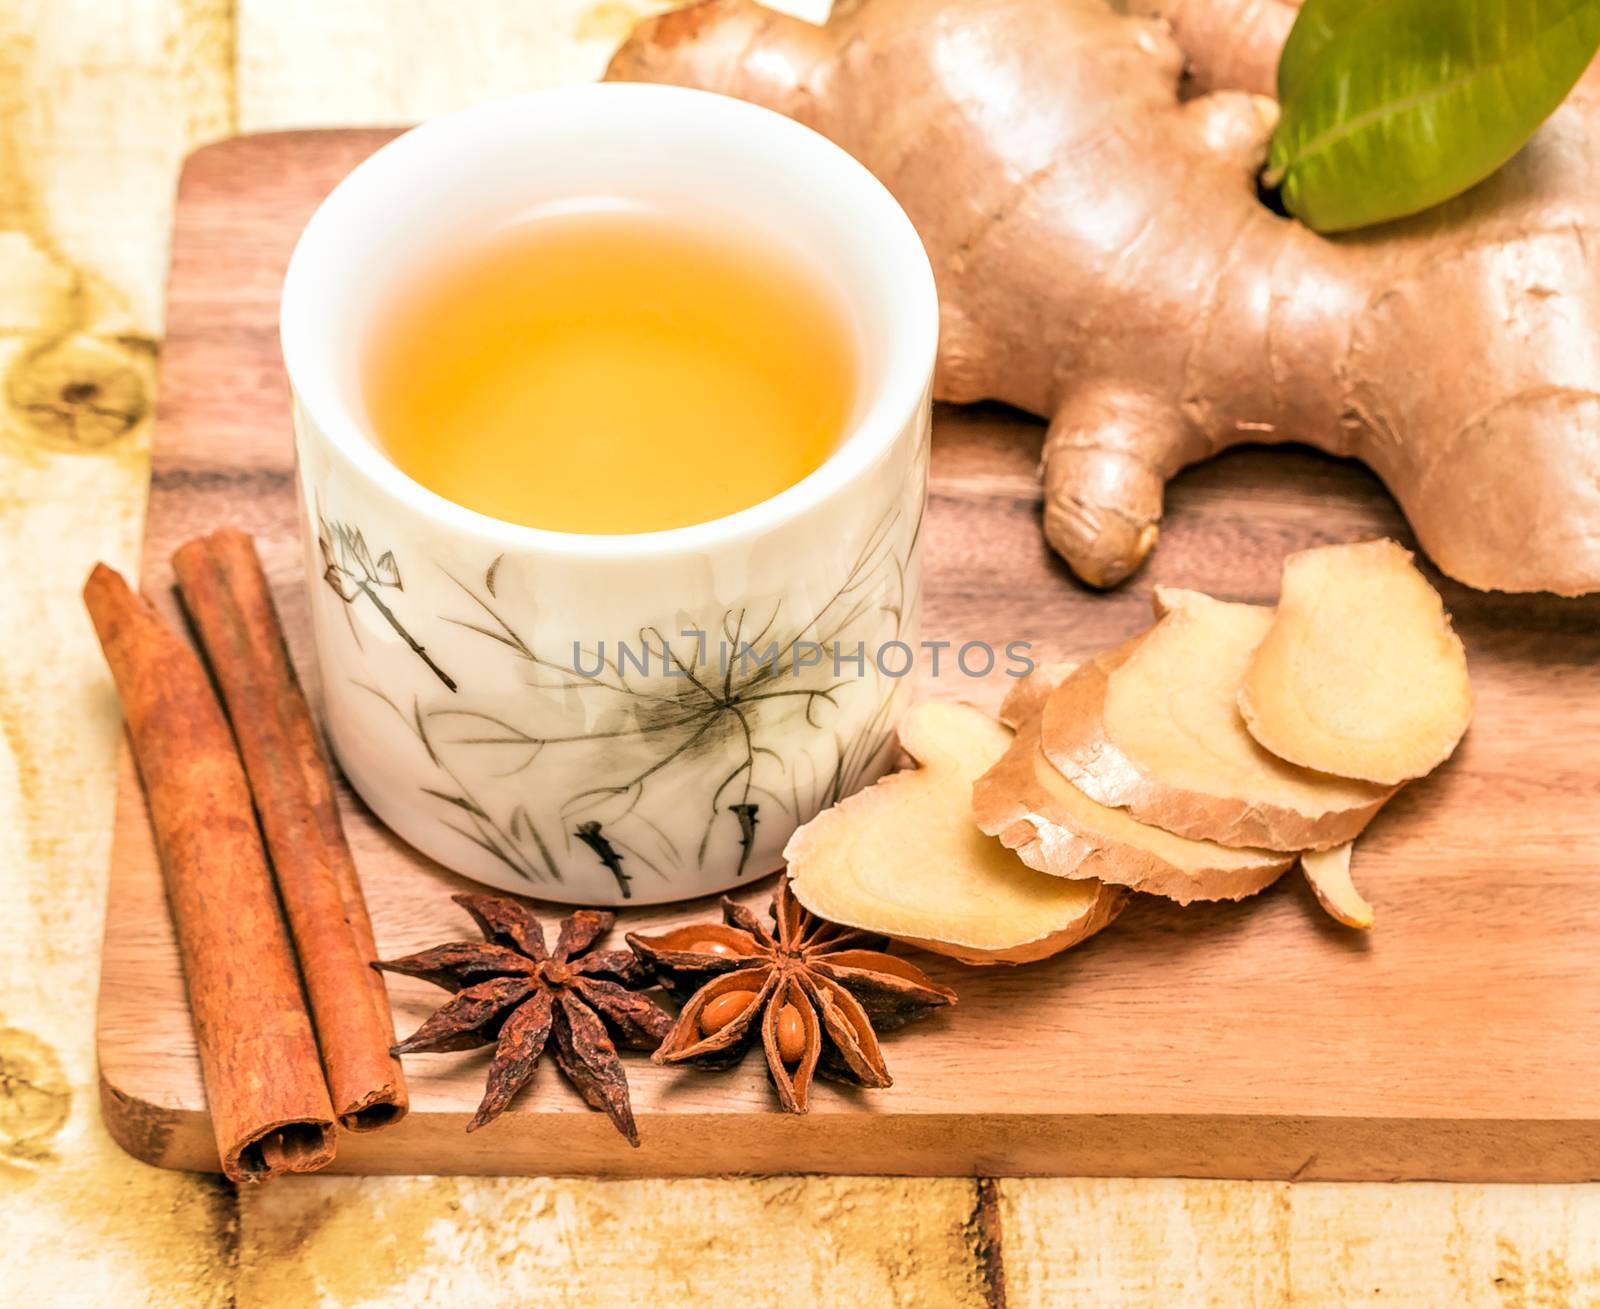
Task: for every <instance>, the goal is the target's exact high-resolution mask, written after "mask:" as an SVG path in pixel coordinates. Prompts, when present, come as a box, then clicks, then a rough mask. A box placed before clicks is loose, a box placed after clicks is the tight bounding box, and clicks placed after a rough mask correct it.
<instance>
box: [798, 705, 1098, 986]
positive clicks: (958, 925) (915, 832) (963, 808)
mask: <svg viewBox="0 0 1600 1309" xmlns="http://www.w3.org/2000/svg"><path fill="white" fill-rule="evenodd" d="M900 743H901V745H903V746H904V747H905V749H906V751H907V752H908V753H909V754H911V755H912V756H913V757H914V758H915V759H917V760H918V761H919V762H920V763H921V765H922V766H921V767H920V768H917V769H914V770H907V771H905V772H899V773H894V774H891V775H890V776H888V777H886V778H884V779H883V780H882V781H880V782H878V783H877V784H876V785H873V786H870V787H868V788H867V789H866V790H864V791H859V792H857V793H856V794H855V795H853V796H851V797H849V798H848V799H846V800H842V801H840V802H839V803H838V804H836V805H834V806H833V807H832V808H831V809H825V810H824V811H823V812H822V813H820V814H818V815H817V816H816V817H815V818H813V819H812V820H811V821H810V822H809V823H807V824H805V826H803V827H801V828H800V829H799V830H798V831H797V832H796V833H795V834H794V835H793V836H792V837H791V838H790V839H789V844H788V846H787V847H786V848H785V850H784V852H783V853H784V858H785V859H786V860H788V863H789V879H790V884H791V886H792V887H793V890H794V894H795V896H796V898H797V899H798V900H799V901H800V903H801V904H803V905H805V907H806V908H807V909H809V910H811V912H812V913H814V914H817V915H818V916H820V917H822V918H826V919H829V920H830V921H832V922H836V923H843V924H844V925H846V926H848V927H859V928H862V929H864V930H867V931H872V932H879V933H882V934H884V935H886V936H892V937H895V938H897V939H899V940H902V941H906V942H908V943H910V944H912V945H917V946H921V947H922V948H923V949H925V950H932V951H934V952H935V953H938V954H945V955H950V956H952V957H954V958H956V959H960V960H962V961H963V962H965V963H973V964H992V963H1012V964H1015V963H1031V962H1033V961H1034V960H1037V959H1044V958H1047V957H1048V956H1050V955H1053V954H1056V953H1058V952H1059V951H1062V950H1065V949H1066V948H1067V947H1068V946H1072V945H1076V944H1077V943H1078V942H1079V941H1081V940H1083V939H1084V938H1085V937H1087V936H1092V935H1093V934H1094V933H1095V932H1098V931H1099V930H1100V929H1101V928H1102V927H1104V926H1105V925H1106V924H1107V923H1109V922H1110V921H1111V920H1112V919H1113V918H1115V917H1116V916H1117V914H1118V913H1119V912H1121V910H1122V906H1123V903H1124V901H1125V899H1126V895H1125V893H1124V892H1123V891H1121V890H1118V889H1116V888H1113V887H1108V886H1104V885H1102V884H1101V883H1099V882H1095V881H1068V880H1066V879H1065V878H1058V877H1048V876H1046V875H1045V874H1043V873H1040V872H1036V871H1034V870H1033V869H1031V868H1029V867H1027V866H1026V865H1024V864H1023V862H1022V861H1021V860H1020V859H1018V858H1017V856H1016V855H1014V854H1012V853H1011V851H1009V850H1007V849H1006V848H1005V846H1003V845H1001V844H1000V842H999V841H997V840H995V839H994V838H993V837H991V836H985V835H984V834H983V833H982V832H980V831H979V830H978V827H977V825H976V824H975V823H974V822H973V818H972V803H971V795H972V784H973V782H974V781H976V780H977V778H978V777H979V776H980V775H981V774H982V773H984V772H986V771H987V770H988V769H989V768H990V767H991V766H993V765H994V764H995V763H996V762H997V761H998V760H999V759H1000V757H1001V756H1002V755H1003V754H1005V752H1006V750H1007V749H1008V748H1009V747H1010V745H1011V733H1010V732H1008V731H1007V730H1006V729H1005V728H1004V727H1002V726H1001V725H1000V724H999V723H997V722H995V721H994V720H993V719H992V718H989V717H988V716H987V715H985V714H983V713H980V712H979V711H978V710H976V709H974V708H972V707H971V706H970V705H961V704H946V703H941V702H931V703H927V704H921V705H917V706H916V707H914V708H913V709H912V710H911V711H910V713H908V714H907V715H906V718H905V721H904V722H903V723H902V724H901V726H900Z"/></svg>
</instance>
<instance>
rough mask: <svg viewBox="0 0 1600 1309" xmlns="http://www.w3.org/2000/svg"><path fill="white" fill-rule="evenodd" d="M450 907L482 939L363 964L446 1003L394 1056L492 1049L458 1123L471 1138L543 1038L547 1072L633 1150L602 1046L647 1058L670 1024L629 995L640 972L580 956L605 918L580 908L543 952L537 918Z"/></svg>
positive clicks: (622, 1093) (494, 906) (533, 1059)
mask: <svg viewBox="0 0 1600 1309" xmlns="http://www.w3.org/2000/svg"><path fill="white" fill-rule="evenodd" d="M454 899H455V902H456V903H457V904H458V905H460V906H461V907H462V908H463V909H465V910H466V911H467V912H468V913H469V914H471V915H472V917H473V918H474V919H475V920H476V921H477V924H478V927H479V928H480V929H481V930H482V932H483V940H482V941H451V942H449V943H448V944H445V945H437V946H434V948H433V949H431V950H423V951H422V952H421V953H419V954H413V955H407V956H406V957H405V958H404V959H392V960H389V961H387V962H381V961H380V962H378V963H376V964H374V965H373V967H375V968H384V969H387V970H388V971H389V972H391V973H404V974H406V975H407V976H409V977H420V978H423V979H424V980H425V981H429V982H432V983H433V984H434V985H435V986H442V987H444V988H445V989H446V990H449V991H454V992H455V993H456V994H455V998H454V999H453V1000H451V1001H449V1003H447V1004H445V1005H444V1006H443V1007H442V1008H441V1009H439V1010H438V1011H437V1012H436V1013H434V1015H433V1016H432V1017H431V1018H429V1019H428V1021H427V1022H425V1023H423V1024H422V1026H421V1027H419V1028H418V1029H417V1030H416V1031H415V1032H413V1033H412V1034H411V1035H410V1036H408V1037H407V1038H406V1039H405V1040H404V1041H402V1042H400V1044H399V1045H397V1046H395V1047H394V1049H393V1053H394V1054H396V1055H401V1054H413V1053H418V1052H423V1051H429V1052H431V1051H439V1050H470V1049H473V1048H474V1047H476V1046H482V1045H489V1044H491V1043H492V1044H493V1045H494V1047H495V1052H494V1059H493V1061H492V1062H491V1063H490V1065H489V1077H488V1085H487V1086H486V1087H485V1089H484V1096H483V1102H482V1103H481V1104H480V1105H479V1106H478V1112H477V1113H476V1114H475V1115H474V1116H473V1119H472V1121H471V1122H470V1123H468V1124H467V1131H469V1132H471V1131H474V1130H476V1129H477V1128H479V1127H482V1126H483V1125H484V1124H485V1123H487V1122H490V1121H492V1120H493V1119H494V1118H496V1117H498V1116H499V1115H500V1114H501V1113H502V1112H503V1111H504V1110H505V1108H506V1106H507V1105H509V1104H510V1103H511V1098H512V1096H514V1095H516V1093H517V1091H518V1090H520V1089H521V1087H522V1086H523V1085H524V1084H525V1083H526V1082H527V1080H528V1078H529V1077H531V1076H532V1075H533V1069H534V1065H535V1064H537V1063H538V1061H539V1055H540V1054H541V1053H542V1052H543V1051H544V1048H545V1045H546V1044H547V1043H548V1042H549V1041H550V1040H551V1039H552V1037H553V1038H554V1041H555V1061H556V1066H557V1067H558V1068H560V1069H561V1071H562V1072H563V1073H564V1074H565V1075H566V1078H567V1080H568V1081H569V1082H571V1083H572V1085H573V1086H574V1087H576V1088H577V1090H578V1093H579V1094H580V1095H582V1096H583V1098H584V1099H585V1100H586V1101H588V1103H589V1104H590V1106H592V1107H593V1108H595V1109H604V1110H605V1111H606V1113H607V1114H609V1115H610V1117H611V1121H612V1122H613V1123H615V1124H616V1127H617V1130H618V1131H619V1132H621V1133H622V1134H623V1135H624V1136H625V1137H627V1138H628V1140H629V1142H630V1143H631V1144H633V1145H638V1144H639V1132H638V1129H637V1128H636V1127H635V1126H634V1122H633V1107H632V1105H631V1104H630V1103H629V1101H628V1077H627V1074H626V1072H624V1070H623V1067H622V1061H621V1060H620V1059H619V1058H618V1057H617V1050H616V1045H615V1044H613V1041H612V1036H613V1034H614V1035H615V1037H616V1041H617V1042H619V1043H620V1044H622V1045H624V1046H627V1047H628V1048H629V1049H632V1050H653V1049H655V1047H656V1046H657V1045H658V1044H659V1043H660V1041H661V1038H662V1037H663V1036H664V1035H665V1034H666V1033H667V1031H668V1029H670V1028H671V1026H672V1016H671V1015H670V1014H668V1013H667V1012H666V1010H664V1009H662V1008H661V1007H660V1006H659V1005H658V1004H656V1003H655V1001H654V1000H651V999H649V998H648V997H646V996H642V995H639V994H637V993H636V992H635V991H634V990H633V989H632V988H634V987H637V986H640V985H642V984H645V983H647V982H648V981H649V969H648V968H646V967H645V966H644V965H643V964H642V963H641V962H640V961H639V959H638V958H637V957H636V956H634V955H632V954H630V953H628V951H626V950H593V949H591V948H590V947H591V946H593V945H594V943H595V942H596V941H597V940H599V939H600V937H601V936H603V935H604V934H605V933H606V932H607V931H609V930H610V928H611V924H612V923H613V922H614V921H615V919H616V915H615V914H611V913H606V912H603V911H601V910H598V909H579V910H578V911H577V912H576V913H574V914H573V915H572V916H571V917H570V918H567V919H564V920H562V923H561V932H560V935H559V936H558V937H557V938H556V944H555V948H554V949H553V950H550V949H546V948H545V941H544V931H543V929H542V928H541V927H540V926H539V920H538V919H537V918H535V917H534V915H533V914H532V912H531V911H529V910H528V909H527V908H526V907H525V906H523V905H521V904H518V903H517V902H516V901H515V900H507V899H502V898H500V897H497V896H491V895H458V896H455V897H454Z"/></svg>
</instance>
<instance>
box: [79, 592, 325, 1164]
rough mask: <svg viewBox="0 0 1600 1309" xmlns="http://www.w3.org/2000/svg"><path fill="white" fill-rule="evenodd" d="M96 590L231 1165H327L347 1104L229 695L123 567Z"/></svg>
mask: <svg viewBox="0 0 1600 1309" xmlns="http://www.w3.org/2000/svg"><path fill="white" fill-rule="evenodd" d="M83 599H84V604H85V605H86V606H87V607H88V610H89V616H90V617H91V618H92V619H93V620H94V626H95V631H96V632H97V633H98V634H99V637H100V644H101V646H102V648H103V649H104V650H105V655H106V662H107V664H109V665H110V668H111V674H112V676H113V677H114V678H115V679H116V683H117V691H118V693H119V695H120V696H121V697H122V712H123V717H124V718H125V719H126V720H127V726H128V736H129V739H130V741H131V743H132V746H133V756H134V759H135V761H136V762H137V764H138V766H139V776H140V778H141V779H142V781H143V783H144V790H145V795H146V796H147V797H148V799H149V806H150V819H151V823H152V824H153V826H154V828H155V838H156V846H157V849H158V850H159V852H160V855H161V867H162V871H163V874H164V876H165V880H166V886H167V900H168V903H169V904H170V906H171V909H172V918H173V923H174V925H175V926H176V928H177V934H178V951H179V954H180V955H181V957H182V961H183V977H184V985H185V987H186V989H187V991H188V994H189V1008H190V1011H191V1012H192V1013H193V1015H194V1026H195V1037H196V1040H197V1042H198V1044H199V1047H200V1069H201V1073H202V1074H203V1076H204V1078H205V1087H206V1101H207V1103H208V1105H209V1106H210V1110H211V1123H212V1128H213V1130H214V1131H215V1133H216V1138H217V1153H218V1155H219V1156H220V1157H221V1159H222V1170H223V1172H224V1173H226V1174H227V1175H228V1177H230V1178H231V1179H232V1180H234V1181H236V1182H240V1181H265V1180H266V1179H267V1178H269V1177H274V1176H276V1175H277V1174H279V1173H282V1172H291V1171H292V1172H309V1171H311V1170H313V1169H316V1168H321V1167H323V1166H324V1165H326V1164H327V1163H329V1162H330V1161H331V1160H332V1159H333V1152H334V1122H333V1107H332V1105H331V1104H330V1103H329V1101H328V1088H327V1086H326V1084H325V1083H324V1081H323V1077H322V1070H321V1068H320V1067H319V1065H318V1061H317V1043H316V1038H315V1037H314V1036H313V1034H312V1031H311V1022H310V1019H309V1018H308V1016H307V1014H306V1008H305V1000H304V997H303V996H302V994H301V991H300V979H299V976H298V975H297V973H296V969H295V960H294V954H293V951H292V949H291V947H290V945H289V936H288V933H287V932H286V931H285V930H284V925H283V919H282V917H281V916H280V914H279V911H278V900H277V896H276V894H275V893H274V891H273V886H272V873H271V870H270V869H269V868H268V867H267V859H266V853H265V851H264V850H263V849H262V846H261V835H260V832H259V830H258V829H257V827H256V819H255V814H254V812H253V811H252V808H251V803H250V787H249V784H248V783H247V782H246V781H245V775H244V769H243V768H242V767H241V766H240V763H239V755H238V751H237V750H236V749H235V748H234V743H233V736H232V734H231V733H230V732H229V730H228V723H227V720H226V719H225V718H224V717H223V714H222V706H221V705H219V704H218V703H217V698H216V694H215V693H214V692H213V691H212V689H211V682H210V680H209V679H208V678H207V677H206V671H205V668H204V667H203V666H202V664H201V663H200V660H199V658H198V657H197V656H196V655H195V653H194V651H193V650H192V649H191V648H190V647H189V645H188V643H187V642H186V641H184V640H183V638H182V637H180V636H179V635H178V634H177V633H176V632H174V631H173V630H172V629H171V628H170V627H169V626H168V625H167V624H166V623H165V622H164V621H163V620H162V618H161V617H160V615H159V614H157V613H156V611H155V608H154V606H152V605H151V604H150V602H149V601H147V600H145V599H143V598H142V597H140V596H138V595H136V594H135V593H134V592H133V591H132V590H131V589H130V588H129V586H128V584H127V583H126V582H125V581H124V580H123V579H122V577H121V576H120V575H119V574H117V573H116V572H114V571H113V570H112V569H110V568H107V567H106V566H105V565H104V564H99V565H97V566H96V567H95V570H94V572H93V573H91V574H90V575H89V580H88V582H87V583H86V584H85V586H84V588H83Z"/></svg>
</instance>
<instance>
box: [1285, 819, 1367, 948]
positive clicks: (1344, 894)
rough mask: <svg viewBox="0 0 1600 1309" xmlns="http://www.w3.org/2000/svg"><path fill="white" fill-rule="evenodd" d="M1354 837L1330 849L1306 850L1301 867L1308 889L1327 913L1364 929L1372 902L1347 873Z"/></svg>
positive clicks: (1345, 922)
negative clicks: (1357, 887)
mask: <svg viewBox="0 0 1600 1309" xmlns="http://www.w3.org/2000/svg"><path fill="white" fill-rule="evenodd" d="M1354 845H1355V842H1354V841H1346V842H1345V843H1344V844H1343V845H1336V846H1334V847H1333V849H1331V850H1307V851H1306V852H1305V853H1304V854H1303V855H1301V856H1300V871H1301V872H1303V873H1304V874H1305V875H1306V881H1307V883H1308V884H1309V885H1310V887H1311V893H1312V894H1313V895H1315V896H1316V897H1317V903H1318V904H1320V905H1321V906H1322V907H1323V908H1324V909H1326V910H1327V911H1328V913H1329V914H1330V915H1331V916H1332V917H1334V918H1337V919H1338V920H1339V921H1340V922H1341V923H1343V924H1344V925H1345V926H1346V927H1359V928H1362V929H1363V930H1365V929H1366V928H1369V927H1371V926H1372V923H1373V913H1372V906H1371V905H1370V904H1368V903H1367V901H1366V899H1365V898H1364V897H1363V896H1362V894H1361V892H1360V891H1358V890H1356V884H1355V882H1354V881H1352V880H1351V877H1350V852H1351V849H1352V848H1353V847H1354Z"/></svg>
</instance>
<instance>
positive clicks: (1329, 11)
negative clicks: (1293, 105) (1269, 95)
mask: <svg viewBox="0 0 1600 1309" xmlns="http://www.w3.org/2000/svg"><path fill="white" fill-rule="evenodd" d="M1392 3H1393V0H1306V2H1305V4H1303V5H1301V6H1300V12H1299V13H1298V14H1296V15H1295V20H1294V26H1293V27H1292V28H1290V29H1289V39H1288V40H1287V41H1285V42H1284V43H1283V53H1282V54H1281V55H1279V56H1278V103H1279V104H1280V105H1286V104H1288V103H1289V100H1290V99H1291V98H1292V96H1293V94H1294V90H1295V88H1296V87H1297V86H1299V84H1300V83H1301V82H1303V81H1305V79H1306V74H1307V73H1308V72H1310V70H1311V69H1313V68H1315V67H1316V66H1317V62H1318V60H1320V59H1321V58H1322V52H1323V50H1324V49H1326V48H1327V45H1328V42H1329V41H1331V40H1332V39H1333V36H1334V34H1335V33H1336V32H1338V31H1339V30H1340V29H1341V28H1343V27H1348V26H1349V25H1350V24H1351V23H1352V22H1354V21H1355V20H1356V19H1357V18H1358V17H1360V16H1361V15H1362V14H1363V13H1365V12H1366V11H1367V10H1369V9H1376V8H1377V7H1378V6H1379V5H1388V4H1392Z"/></svg>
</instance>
